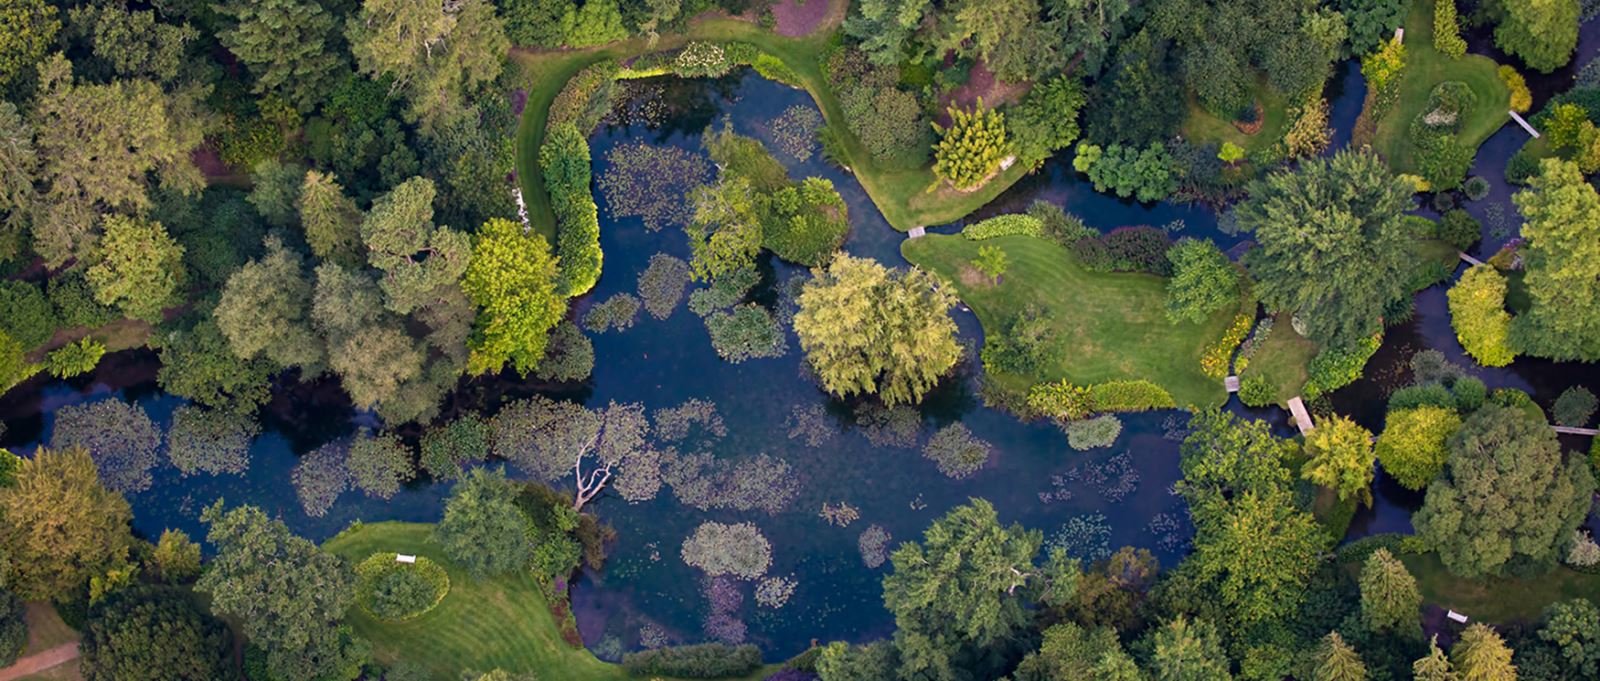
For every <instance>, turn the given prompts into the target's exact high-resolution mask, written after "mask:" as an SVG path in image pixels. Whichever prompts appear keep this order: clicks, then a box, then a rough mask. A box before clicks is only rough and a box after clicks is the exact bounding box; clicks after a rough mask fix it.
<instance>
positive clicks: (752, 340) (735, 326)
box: [705, 303, 789, 364]
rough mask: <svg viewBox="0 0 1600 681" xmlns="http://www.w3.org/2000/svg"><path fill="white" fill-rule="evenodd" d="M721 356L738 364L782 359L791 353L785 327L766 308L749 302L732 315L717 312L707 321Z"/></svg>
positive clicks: (714, 344) (734, 310) (707, 318)
mask: <svg viewBox="0 0 1600 681" xmlns="http://www.w3.org/2000/svg"><path fill="white" fill-rule="evenodd" d="M705 323H706V331H708V332H710V333H711V347H713V348H715V349H716V351H717V356H719V357H721V358H723V359H725V360H727V361H729V362H732V363H734V364H738V363H740V362H743V361H745V360H747V359H765V358H771V357H782V356H784V355H785V354H788V352H789V339H788V336H787V335H786V334H785V333H784V330H783V327H781V326H779V325H778V322H777V320H775V319H773V318H772V313H770V312H767V310H766V308H764V307H761V306H760V305H756V304H754V303H746V304H743V305H739V306H737V307H734V308H733V311H732V312H713V313H711V315H710V316H707V317H706V319H705Z"/></svg>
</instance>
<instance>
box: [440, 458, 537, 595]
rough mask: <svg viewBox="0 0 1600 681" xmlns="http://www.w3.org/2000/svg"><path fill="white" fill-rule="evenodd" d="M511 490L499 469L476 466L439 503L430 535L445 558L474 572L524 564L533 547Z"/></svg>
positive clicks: (486, 572)
mask: <svg viewBox="0 0 1600 681" xmlns="http://www.w3.org/2000/svg"><path fill="white" fill-rule="evenodd" d="M516 498H517V489H516V486H515V485H514V483H512V482H510V481H508V480H506V477H505V473H503V472H501V471H499V470H487V469H482V468H479V469H476V470H474V471H472V472H471V473H469V474H468V475H467V477H466V479H465V480H463V481H462V482H461V483H460V484H458V485H456V488H455V490H454V491H453V492H452V493H451V495H450V498H449V499H448V500H447V501H446V502H445V507H444V519H443V520H441V521H439V526H438V528H437V529H436V530H435V531H434V538H435V540H437V541H438V542H439V544H440V545H441V546H443V547H444V550H445V552H446V553H447V554H449V555H450V558H451V560H454V561H456V562H458V563H461V564H462V565H464V566H466V568H467V570H469V571H471V572H472V573H473V574H475V575H480V576H490V575H497V574H501V573H504V572H509V571H511V570H518V569H523V568H526V567H527V565H528V563H529V561H531V560H532V557H533V554H532V551H533V547H532V546H531V545H530V544H529V542H528V534H529V533H530V532H531V531H532V528H531V527H530V525H529V523H528V519H527V518H526V517H525V516H523V514H522V511H520V510H518V509H517V505H516Z"/></svg>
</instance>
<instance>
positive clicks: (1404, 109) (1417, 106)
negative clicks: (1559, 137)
mask: <svg viewBox="0 0 1600 681" xmlns="http://www.w3.org/2000/svg"><path fill="white" fill-rule="evenodd" d="M1405 29H1406V33H1405V46H1406V68H1405V73H1404V74H1402V75H1401V79H1400V100H1399V101H1398V102H1397V103H1396V104H1395V106H1394V109H1393V110H1391V111H1390V112H1389V114H1388V115H1387V116H1385V117H1384V118H1383V120H1381V121H1378V127H1377V131H1376V133H1375V134H1374V135H1373V138H1372V148H1373V150H1375V151H1377V152H1378V154H1379V155H1381V156H1383V158H1384V160H1386V161H1388V162H1389V167H1391V168H1394V170H1395V172H1397V173H1412V174H1415V173H1416V172H1417V164H1416V155H1417V148H1416V145H1414V144H1412V143H1411V138H1410V135H1408V134H1407V131H1408V130H1409V129H1410V127H1411V121H1412V120H1413V119H1415V118H1416V117H1417V116H1418V115H1420V114H1422V112H1423V109H1425V108H1427V106H1428V94H1429V93H1430V92H1432V91H1433V88H1434V86H1435V85H1438V84H1439V83H1443V82H1447V81H1452V80H1454V81H1461V82H1463V83H1466V84H1467V87H1469V88H1472V93H1473V94H1474V95H1476V101H1475V102H1474V103H1473V105H1472V110H1471V111H1470V112H1469V115H1468V116H1467V117H1466V119H1465V120H1463V121H1462V122H1461V131H1460V132H1459V133H1458V134H1457V135H1456V139H1457V141H1459V142H1460V143H1461V144H1462V145H1464V146H1466V147H1467V148H1468V149H1471V150H1472V153H1473V155H1474V156H1476V155H1477V152H1478V147H1479V146H1481V145H1482V144H1483V143H1484V141H1485V140H1488V139H1489V136H1490V135H1493V134H1494V132H1495V131H1496V130H1499V129H1500V127H1501V126H1503V125H1505V124H1506V122H1507V121H1510V120H1511V113H1510V110H1511V90H1510V89H1508V88H1507V87H1506V84H1505V83H1504V82H1502V81H1501V80H1500V74H1499V73H1498V72H1497V71H1496V69H1498V68H1499V65H1498V64H1496V63H1495V61H1494V60H1493V59H1490V58H1488V57H1485V56H1483V55H1481V54H1467V55H1465V56H1463V57H1461V58H1460V59H1451V58H1450V57H1448V56H1445V55H1444V54H1442V53H1440V52H1439V51H1438V50H1435V49H1433V0H1412V3H1411V13H1410V15H1408V16H1407V17H1406V23H1405Z"/></svg>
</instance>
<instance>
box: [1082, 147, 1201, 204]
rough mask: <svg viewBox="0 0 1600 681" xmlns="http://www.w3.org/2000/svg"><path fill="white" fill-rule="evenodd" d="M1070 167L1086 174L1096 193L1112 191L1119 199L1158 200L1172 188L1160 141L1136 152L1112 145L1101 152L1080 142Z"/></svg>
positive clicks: (1168, 161)
mask: <svg viewBox="0 0 1600 681" xmlns="http://www.w3.org/2000/svg"><path fill="white" fill-rule="evenodd" d="M1072 167H1073V168H1076V169H1077V170H1078V171H1079V172H1082V173H1086V174H1087V175H1088V176H1089V181H1090V182H1093V183H1094V189H1095V191H1097V192H1107V191H1110V192H1115V193H1116V195H1117V196H1120V197H1122V198H1128V197H1130V196H1131V197H1136V198H1138V199H1139V200H1140V201H1145V202H1150V201H1159V200H1161V199H1164V198H1166V197H1167V196H1168V195H1169V194H1171V193H1172V192H1173V190H1174V189H1176V187H1177V184H1176V182H1175V181H1174V179H1173V177H1172V158H1171V157H1170V156H1168V155H1167V148H1166V146H1165V145H1163V144H1162V143H1160V142H1153V143H1151V144H1150V145H1149V146H1147V147H1144V148H1143V149H1140V148H1138V147H1133V146H1123V145H1121V144H1112V145H1110V146H1107V147H1105V148H1104V149H1102V148H1101V147H1100V146H1098V145H1094V144H1090V143H1088V142H1084V143H1081V144H1079V145H1078V151H1077V156H1075V157H1074V158H1073V159H1072Z"/></svg>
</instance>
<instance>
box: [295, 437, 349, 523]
mask: <svg viewBox="0 0 1600 681" xmlns="http://www.w3.org/2000/svg"><path fill="white" fill-rule="evenodd" d="M344 459H345V448H344V445H343V444H340V443H336V442H330V443H328V444H325V445H323V446H321V447H318V448H316V449H315V450H313V451H312V452H311V453H310V454H306V455H305V456H302V457H300V463H298V464H295V467H294V471H293V472H292V473H290V474H289V479H290V481H291V482H293V483H294V491H295V495H296V496H297V497H299V498H300V508H301V510H304V511H305V512H306V515H308V516H311V517H313V518H321V517H322V516H325V515H327V514H328V509H330V508H333V502H334V500H335V499H338V498H339V495H340V494H343V493H344V491H345V490H346V489H349V488H350V471H349V470H348V469H346V468H345V465H344Z"/></svg>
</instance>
